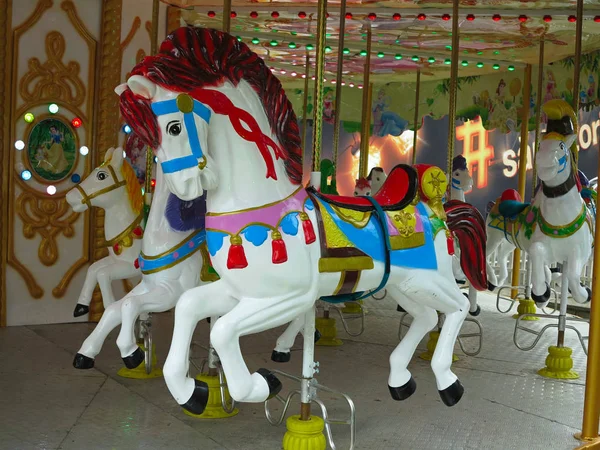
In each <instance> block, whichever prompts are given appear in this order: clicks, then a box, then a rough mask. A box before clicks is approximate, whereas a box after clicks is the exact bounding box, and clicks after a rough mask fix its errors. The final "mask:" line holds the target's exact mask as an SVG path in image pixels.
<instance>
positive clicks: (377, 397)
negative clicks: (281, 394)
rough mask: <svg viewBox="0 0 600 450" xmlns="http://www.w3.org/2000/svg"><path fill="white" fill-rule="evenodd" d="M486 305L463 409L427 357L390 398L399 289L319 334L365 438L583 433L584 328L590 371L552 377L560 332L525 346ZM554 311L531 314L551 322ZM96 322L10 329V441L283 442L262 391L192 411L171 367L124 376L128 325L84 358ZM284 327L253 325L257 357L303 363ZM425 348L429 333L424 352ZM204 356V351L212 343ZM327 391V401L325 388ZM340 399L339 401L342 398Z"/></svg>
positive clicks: (484, 442) (376, 444) (1, 352)
mask: <svg viewBox="0 0 600 450" xmlns="http://www.w3.org/2000/svg"><path fill="white" fill-rule="evenodd" d="M480 304H481V306H482V313H481V315H480V316H479V319H480V321H481V322H482V324H483V327H484V343H483V349H482V351H481V353H480V354H479V355H478V356H476V357H468V356H465V355H463V354H462V353H461V352H460V349H459V348H458V346H457V348H456V351H455V353H456V354H457V355H458V356H459V358H460V359H459V360H458V361H457V362H455V363H454V370H455V372H456V374H457V375H458V376H459V377H460V379H461V381H462V383H463V385H464V386H465V390H466V391H465V396H464V397H463V399H462V401H461V402H460V403H459V404H458V405H457V406H455V407H453V408H447V407H446V406H444V405H443V404H442V402H441V400H440V398H439V396H438V393H437V389H436V386H435V382H434V377H433V374H432V372H431V369H430V367H429V363H428V362H426V361H423V360H421V359H420V358H418V357H415V358H414V359H413V361H412V362H411V366H410V368H411V370H412V373H413V376H414V378H415V380H416V382H417V384H418V388H417V392H416V393H415V394H414V395H413V397H411V398H410V399H409V400H407V401H406V402H395V401H393V400H392V399H391V398H390V397H389V393H388V388H387V377H388V357H389V354H390V352H391V351H392V349H393V348H394V346H395V345H396V344H397V342H398V326H399V313H397V312H396V310H395V305H394V304H393V303H392V302H391V301H390V300H389V299H384V300H382V301H374V300H369V301H367V302H366V305H367V307H368V310H369V314H368V315H367V317H366V320H365V326H366V330H365V332H364V334H362V335H361V336H359V337H358V338H351V337H349V336H347V335H345V334H344V333H343V331H340V337H341V338H342V339H343V340H344V345H342V346H340V347H317V350H316V352H317V353H316V359H317V360H319V361H320V363H321V373H320V374H318V375H317V378H318V380H319V382H320V383H322V384H325V385H327V386H329V387H334V388H336V389H337V390H340V391H342V392H345V393H347V394H349V395H350V396H351V397H352V399H353V400H354V402H355V404H356V408H357V443H356V448H357V449H372V450H379V449H381V450H383V449H386V450H387V449H409V450H417V449H424V450H425V449H427V450H430V449H436V450H443V449H502V450H506V449H527V450H534V449H540V450H541V449H544V450H545V449H548V448H551V449H554V450H562V449H565V450H566V449H572V448H575V447H576V446H577V445H578V442H577V441H576V440H575V439H574V438H573V434H574V433H576V432H577V431H578V430H579V428H580V426H581V415H582V405H583V392H584V382H585V363H586V360H585V354H584V352H583V350H582V348H581V347H580V346H579V344H578V341H577V339H576V338H575V335H574V334H573V333H571V332H567V345H569V346H571V347H572V348H573V359H574V369H575V370H576V371H578V372H579V374H580V375H581V378H580V379H578V380H573V381H567V380H565V381H559V380H551V379H546V378H542V377H540V376H539V375H537V373H536V371H537V370H538V369H540V368H542V367H543V366H544V359H545V357H546V354H547V346H548V345H553V344H554V343H555V334H554V332H550V333H549V334H547V335H546V336H544V337H543V338H542V341H541V342H540V344H539V345H538V346H537V347H536V348H535V349H533V350H532V351H529V352H523V351H520V350H518V349H517V348H516V347H515V346H514V344H513V341H512V334H513V329H514V323H515V321H514V319H512V317H511V315H509V314H506V315H502V314H500V313H498V312H497V311H496V309H495V298H494V297H492V296H491V295H489V294H480ZM172 317H173V316H172V313H165V314H159V315H156V316H154V320H153V321H154V327H153V328H154V330H155V334H154V341H155V343H156V345H157V354H158V359H159V362H164V359H165V356H166V353H167V351H168V348H169V345H170V335H171V332H172ZM544 323H545V321H543V320H542V321H539V322H536V323H535V324H534V325H532V326H533V327H537V328H541V326H542V325H543V324H544ZM351 325H352V324H351ZM471 325H472V324H471ZM466 326H467V327H468V326H469V324H467V325H466ZM93 327H94V324H65V325H47V326H31V327H11V328H4V329H0V372H1V376H0V393H1V399H2V400H1V404H2V407H1V408H0V449H7V450H8V449H10V450H17V449H84V448H85V449H90V450H92V449H145V450H151V449H165V448H170V449H174V450H175V449H177V450H182V449H202V450H217V449H243V450H246V449H247V450H253V449H256V450H270V449H273V450H275V449H278V448H280V447H281V441H282V437H283V434H284V432H285V428H284V427H273V426H271V425H269V424H268V423H267V421H266V420H265V418H264V412H263V410H264V407H263V405H262V404H258V405H251V404H243V405H241V407H240V412H239V414H238V415H237V416H235V417H233V418H230V419H220V420H213V421H203V420H199V419H194V418H192V417H188V416H187V415H185V414H184V413H183V411H182V410H181V409H180V408H179V407H178V405H176V404H175V402H174V401H173V399H172V398H171V396H170V394H169V392H168V391H167V387H166V385H165V383H164V380H163V379H162V378H158V379H150V380H144V381H140V380H131V379H125V378H121V377H119V376H117V371H118V369H119V368H120V367H121V359H120V357H119V355H118V352H117V349H116V346H115V343H114V342H115V338H116V334H115V333H113V334H112V335H111V336H110V337H109V338H108V339H107V342H106V344H105V346H104V349H103V351H102V353H101V354H100V355H99V357H98V358H97V360H96V368H95V369H92V370H89V371H77V370H75V369H74V368H73V367H72V365H71V362H72V359H73V355H74V353H75V352H76V351H77V349H78V347H79V345H80V344H81V342H82V341H83V339H84V338H85V337H86V336H87V335H88V333H89V332H90V331H91V330H92V328H93ZM338 327H339V328H340V329H341V328H342V327H341V324H339V325H338ZM582 328H583V329H585V328H587V327H586V325H583V326H582ZM279 331H280V330H273V331H270V332H267V333H262V334H260V335H255V336H249V337H244V338H242V351H243V353H244V355H245V357H246V361H247V362H248V365H249V367H250V368H251V369H257V368H259V367H270V368H277V369H280V370H284V371H287V372H291V373H294V374H298V373H299V371H300V362H301V361H300V358H301V351H300V346H299V345H296V347H295V350H294V351H293V353H292V361H291V362H290V363H288V364H284V365H279V364H276V363H273V362H271V361H270V354H271V350H272V348H273V346H274V344H275V340H276V337H277V336H278V333H279ZM586 331H587V330H586ZM586 334H587V333H586ZM207 335H208V325H207V324H206V323H205V322H203V323H202V324H201V325H200V326H199V328H198V329H197V331H196V337H195V338H196V340H197V341H198V342H199V343H201V344H204V343H205V339H206V337H207ZM300 339H301V338H299V339H298V343H300ZM298 343H297V344H298ZM466 345H468V343H466ZM424 349H425V341H423V342H422V343H421V345H420V350H418V352H419V353H420V352H421V351H422V350H424ZM196 356H197V357H198V358H202V357H203V355H202V354H201V352H198V355H196ZM290 388H291V389H296V388H298V386H292V385H291V381H287V380H284V391H285V390H286V389H290ZM322 398H323V399H324V401H325V402H326V403H327V402H328V398H327V397H326V396H322ZM329 406H330V407H331V408H332V412H335V411H336V405H335V404H330V405H329ZM297 409H298V408H297V407H296V406H295V405H292V407H291V408H290V413H291V414H296V413H297ZM316 410H317V408H315V411H316ZM334 435H335V438H336V442H337V446H338V448H341V449H343V448H348V430H347V428H346V427H343V428H340V429H336V428H335V427H334Z"/></svg>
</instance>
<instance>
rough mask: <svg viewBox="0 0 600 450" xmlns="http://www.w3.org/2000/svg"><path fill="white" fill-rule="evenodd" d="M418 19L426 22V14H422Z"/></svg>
mask: <svg viewBox="0 0 600 450" xmlns="http://www.w3.org/2000/svg"><path fill="white" fill-rule="evenodd" d="M417 19H419V20H425V19H427V16H426V15H425V14H423V13H421V14H419V15H418V16H417Z"/></svg>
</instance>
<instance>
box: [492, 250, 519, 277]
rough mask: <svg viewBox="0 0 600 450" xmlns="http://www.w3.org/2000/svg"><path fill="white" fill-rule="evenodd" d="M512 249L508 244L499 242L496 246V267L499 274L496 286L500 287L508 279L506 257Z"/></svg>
mask: <svg viewBox="0 0 600 450" xmlns="http://www.w3.org/2000/svg"><path fill="white" fill-rule="evenodd" d="M513 250H514V247H513V246H512V245H511V244H510V243H509V242H508V241H506V242H501V243H500V245H499V246H498V252H497V254H496V256H497V260H498V266H499V268H500V273H499V274H498V279H497V280H498V283H499V284H498V285H497V286H502V285H504V283H505V282H506V279H507V278H508V256H509V255H510V254H511V253H512V251H513ZM492 271H493V269H492Z"/></svg>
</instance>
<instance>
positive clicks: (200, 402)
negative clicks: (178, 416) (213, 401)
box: [181, 380, 208, 414]
mask: <svg viewBox="0 0 600 450" xmlns="http://www.w3.org/2000/svg"><path fill="white" fill-rule="evenodd" d="M194 382H195V383H196V386H195V387H194V392H193V393H192V396H191V397H190V399H189V400H188V401H187V402H185V403H184V404H183V405H181V407H182V408H183V409H185V410H186V411H189V412H191V413H192V414H202V413H203V412H204V409H205V408H206V404H207V403H208V385H207V384H206V383H205V382H204V381H198V380H194Z"/></svg>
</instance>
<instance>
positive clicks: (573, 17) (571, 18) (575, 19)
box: [568, 16, 577, 23]
mask: <svg viewBox="0 0 600 450" xmlns="http://www.w3.org/2000/svg"><path fill="white" fill-rule="evenodd" d="M568 20H569V22H571V23H572V22H577V17H575V16H569V19H568Z"/></svg>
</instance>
